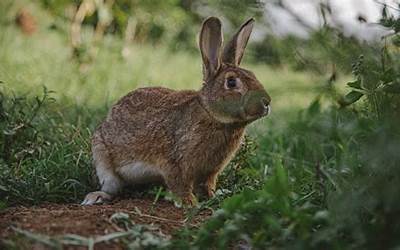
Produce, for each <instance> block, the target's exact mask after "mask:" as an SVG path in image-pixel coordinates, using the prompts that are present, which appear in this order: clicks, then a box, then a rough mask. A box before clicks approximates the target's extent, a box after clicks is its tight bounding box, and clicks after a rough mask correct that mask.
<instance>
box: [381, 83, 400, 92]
mask: <svg viewBox="0 0 400 250" xmlns="http://www.w3.org/2000/svg"><path fill="white" fill-rule="evenodd" d="M382 90H383V91H384V92H386V93H391V94H400V81H399V82H391V83H388V84H385V85H383V86H382Z"/></svg>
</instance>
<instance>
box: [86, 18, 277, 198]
mask: <svg viewBox="0 0 400 250" xmlns="http://www.w3.org/2000/svg"><path fill="white" fill-rule="evenodd" d="M253 24H254V19H249V20H248V21H247V22H245V23H244V24H243V25H242V27H240V29H239V31H238V32H237V33H236V34H235V36H234V37H233V38H232V40H231V41H230V42H229V43H228V44H227V45H226V46H225V49H224V51H223V52H222V51H221V45H222V33H221V22H220V20H219V19H218V18H216V17H210V18H208V19H207V20H205V21H204V23H203V26H202V29H201V32H200V51H201V56H202V59H203V74H204V79H203V87H202V88H201V89H200V90H199V91H193V90H184V91H174V90H170V89H166V88H161V87H155V88H141V89H137V90H135V91H133V92H131V93H129V94H128V95H126V96H125V97H123V98H122V99H121V100H120V101H119V102H118V103H117V104H115V105H114V106H113V107H112V109H111V111H110V113H109V114H108V116H107V119H106V120H105V121H104V122H103V123H102V124H101V125H100V126H99V127H98V129H97V130H96V131H95V133H94V136H93V142H92V151H93V159H94V165H95V167H96V172H97V176H98V178H99V181H100V184H101V191H97V192H92V193H89V194H88V195H87V196H86V198H85V200H84V201H83V202H82V204H84V205H91V204H95V203H101V202H103V201H105V200H110V199H112V198H113V197H114V196H115V195H117V194H118V192H119V191H120V190H121V188H122V187H123V186H124V185H125V184H138V183H147V182H158V181H161V182H164V183H165V184H166V185H167V187H168V188H169V189H170V190H171V191H172V192H173V193H175V194H176V195H178V196H179V197H181V198H182V200H183V202H184V203H186V204H193V203H194V202H195V201H196V199H195V196H194V195H193V190H200V191H205V193H206V194H207V195H208V196H209V197H211V196H213V195H214V191H215V186H216V180H217V177H218V174H219V173H220V172H221V171H222V169H223V168H224V167H225V166H226V165H227V164H228V162H229V161H230V159H231V158H232V157H233V155H234V153H235V152H236V150H237V149H238V147H239V145H240V142H241V139H242V137H243V134H244V129H245V126H246V125H247V124H249V123H250V122H252V121H254V120H256V119H258V118H261V117H263V116H265V115H267V114H268V113H269V111H270V108H269V104H270V101H271V98H270V97H269V95H268V94H267V92H266V91H265V90H264V88H263V86H262V85H261V84H260V83H259V81H258V80H257V79H256V77H255V75H254V74H253V73H252V72H250V71H248V70H245V69H242V68H240V67H239V64H240V61H241V59H242V56H243V52H244V49H245V47H246V44H247V41H248V39H249V36H250V33H251V31H252V28H253Z"/></svg>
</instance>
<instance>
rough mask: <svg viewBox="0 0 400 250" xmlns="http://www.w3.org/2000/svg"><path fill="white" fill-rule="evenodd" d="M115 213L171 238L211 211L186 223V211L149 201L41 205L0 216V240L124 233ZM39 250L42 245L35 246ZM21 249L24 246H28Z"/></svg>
mask: <svg viewBox="0 0 400 250" xmlns="http://www.w3.org/2000/svg"><path fill="white" fill-rule="evenodd" d="M116 213H124V214H127V215H129V219H130V221H132V222H133V223H134V224H141V225H154V226H155V227H154V229H152V230H154V231H157V233H158V234H160V235H163V236H165V238H169V237H171V235H172V234H173V232H174V231H175V230H177V229H179V228H181V227H183V226H184V225H188V226H196V225H198V224H199V223H200V222H202V221H204V219H205V218H207V217H208V216H209V215H210V214H211V211H203V212H201V213H199V214H197V215H196V216H194V217H193V218H192V219H191V220H187V216H186V215H185V210H184V209H182V208H178V207H176V206H175V205H174V204H173V203H172V202H169V201H158V202H157V203H155V204H154V203H153V200H151V199H149V198H144V199H142V198H140V199H137V198H131V199H124V200H116V201H113V202H112V203H109V204H104V205H95V206H81V205H79V204H55V203H44V204H40V205H38V206H32V207H23V206H19V207H11V208H8V209H6V210H3V211H1V212H0V237H1V238H2V239H9V238H13V237H17V235H18V234H20V233H21V232H20V233H18V232H17V231H16V230H15V228H17V230H18V229H22V230H26V231H29V232H32V233H34V234H38V235H48V236H51V237H60V236H62V235H68V234H74V235H80V236H83V237H94V238H95V237H96V236H102V235H109V234H112V233H114V232H118V231H123V229H122V228H121V227H120V226H119V225H117V224H116V223H115V221H113V220H112V219H111V216H112V215H114V214H116ZM120 243H121V242H117V241H116V240H114V241H112V242H107V243H105V242H102V243H99V244H96V246H95V249H121V244H120ZM24 244H28V245H29V246H36V248H37V247H38V248H39V249H43V248H44V246H43V245H40V244H39V245H38V243H37V241H36V242H35V243H34V244H36V245H30V244H32V242H30V243H24ZM28 245H24V246H28ZM68 249H82V247H79V246H69V247H68Z"/></svg>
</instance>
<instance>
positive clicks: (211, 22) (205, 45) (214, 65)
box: [199, 17, 222, 82]
mask: <svg viewBox="0 0 400 250" xmlns="http://www.w3.org/2000/svg"><path fill="white" fill-rule="evenodd" d="M199 44H200V52H201V57H202V59H203V79H204V81H205V82H207V81H208V80H209V79H210V78H211V77H213V76H214V75H215V74H216V73H217V71H218V69H219V67H220V65H221V58H220V57H221V56H220V54H221V52H220V50H221V45H222V32H221V21H220V20H219V19H218V18H216V17H209V18H207V19H206V20H205V21H204V23H203V26H202V28H201V32H200V41H199Z"/></svg>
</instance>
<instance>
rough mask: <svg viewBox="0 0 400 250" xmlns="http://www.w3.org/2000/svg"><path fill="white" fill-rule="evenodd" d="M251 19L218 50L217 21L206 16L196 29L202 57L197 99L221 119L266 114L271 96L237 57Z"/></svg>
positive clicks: (227, 120) (233, 120) (246, 118)
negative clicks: (200, 86) (201, 86)
mask: <svg viewBox="0 0 400 250" xmlns="http://www.w3.org/2000/svg"><path fill="white" fill-rule="evenodd" d="M253 24H254V19H252V18H251V19H249V20H248V21H247V22H245V23H244V24H243V25H242V26H241V27H240V29H239V30H238V32H237V33H236V34H235V35H234V36H233V38H232V39H231V40H230V41H229V42H228V43H227V44H226V45H225V47H224V49H223V51H222V32H221V21H220V20H219V19H218V18H216V17H210V18H208V19H207V20H205V21H204V23H203V26H202V29H201V32H200V41H199V43H200V51H201V56H202V59H203V80H204V85H203V88H202V89H201V91H200V93H201V99H202V102H203V105H205V106H206V109H207V110H208V111H209V112H210V114H211V115H212V116H213V117H214V118H215V119H216V120H218V121H219V122H222V123H249V122H251V121H254V120H256V119H258V118H261V117H263V116H265V115H267V114H268V113H269V111H270V106H269V104H270V102H271V97H270V96H269V95H268V94H267V92H266V91H265V89H264V87H263V86H262V85H261V83H260V82H259V81H258V80H257V78H256V76H255V75H254V74H253V73H252V72H251V71H249V70H246V69H243V68H240V67H239V66H240V61H241V59H242V57H243V53H244V50H245V48H246V45H247V41H248V40H249V37H250V34H251V31H252V28H253Z"/></svg>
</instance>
